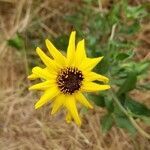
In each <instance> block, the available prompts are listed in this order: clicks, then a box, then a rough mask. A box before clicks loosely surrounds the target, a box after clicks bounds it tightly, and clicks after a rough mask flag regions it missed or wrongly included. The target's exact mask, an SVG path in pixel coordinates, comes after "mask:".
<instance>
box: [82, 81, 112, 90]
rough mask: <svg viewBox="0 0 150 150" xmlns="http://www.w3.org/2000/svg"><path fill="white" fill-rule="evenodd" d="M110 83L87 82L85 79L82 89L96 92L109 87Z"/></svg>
mask: <svg viewBox="0 0 150 150" xmlns="http://www.w3.org/2000/svg"><path fill="white" fill-rule="evenodd" d="M109 88H110V86H109V85H100V84H97V83H94V82H85V81H83V85H82V87H81V89H82V90H83V91H85V92H96V91H102V90H107V89H109Z"/></svg>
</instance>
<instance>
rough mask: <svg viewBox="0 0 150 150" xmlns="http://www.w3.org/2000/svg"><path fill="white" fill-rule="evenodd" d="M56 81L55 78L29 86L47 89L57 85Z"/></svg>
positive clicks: (31, 88)
mask: <svg viewBox="0 0 150 150" xmlns="http://www.w3.org/2000/svg"><path fill="white" fill-rule="evenodd" d="M54 83H55V80H51V81H45V82H42V83H38V84H35V85H32V86H31V87H29V90H46V89H48V88H50V87H52V86H54V85H55V84H54Z"/></svg>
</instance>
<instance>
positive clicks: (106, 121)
mask: <svg viewBox="0 0 150 150" xmlns="http://www.w3.org/2000/svg"><path fill="white" fill-rule="evenodd" d="M112 126H113V117H112V116H111V115H110V114H106V115H105V116H103V117H102V118H101V128H102V132H103V133H104V134H106V133H107V132H108V131H109V130H110V129H111V127H112Z"/></svg>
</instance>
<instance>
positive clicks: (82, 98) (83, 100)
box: [75, 92, 93, 109]
mask: <svg viewBox="0 0 150 150" xmlns="http://www.w3.org/2000/svg"><path fill="white" fill-rule="evenodd" d="M75 97H76V99H77V100H78V101H79V102H80V103H81V104H83V105H84V106H85V107H88V108H91V109H92V108H93V106H92V105H91V104H90V103H89V102H88V100H87V99H86V98H85V96H84V95H83V94H82V93H81V92H78V93H76V95H75Z"/></svg>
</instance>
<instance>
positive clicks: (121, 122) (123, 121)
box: [114, 116, 136, 134]
mask: <svg viewBox="0 0 150 150" xmlns="http://www.w3.org/2000/svg"><path fill="white" fill-rule="evenodd" d="M114 118H115V123H116V125H117V126H118V127H120V128H123V129H127V130H128V131H129V132H130V133H132V134H135V133H136V129H135V127H134V126H133V125H132V124H131V122H130V121H129V119H128V118H127V117H120V116H114Z"/></svg>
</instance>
